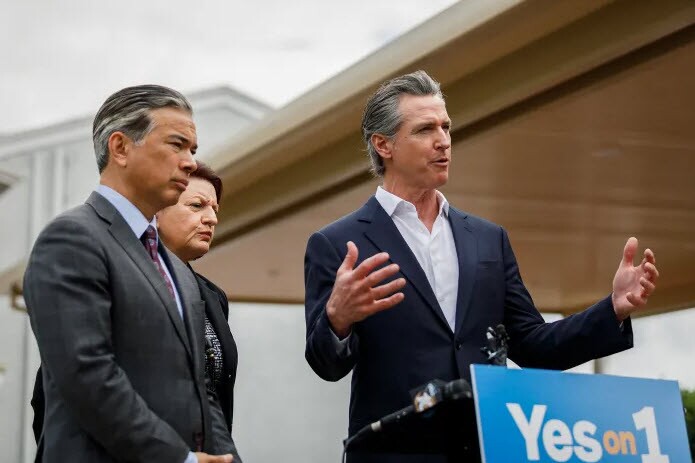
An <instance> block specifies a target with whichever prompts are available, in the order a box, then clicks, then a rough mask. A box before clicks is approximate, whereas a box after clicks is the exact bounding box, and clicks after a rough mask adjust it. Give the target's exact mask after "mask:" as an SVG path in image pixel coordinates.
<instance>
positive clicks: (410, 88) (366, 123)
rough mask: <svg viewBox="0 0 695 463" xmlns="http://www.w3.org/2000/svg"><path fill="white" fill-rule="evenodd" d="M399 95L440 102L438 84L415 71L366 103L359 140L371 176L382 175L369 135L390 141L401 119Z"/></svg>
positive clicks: (386, 85) (381, 163)
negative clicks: (426, 97)
mask: <svg viewBox="0 0 695 463" xmlns="http://www.w3.org/2000/svg"><path fill="white" fill-rule="evenodd" d="M401 95H414V96H427V95H433V96H437V97H439V98H441V99H442V100H443V99H444V96H443V95H442V91H441V89H440V88H439V82H437V81H436V80H434V79H432V78H431V77H430V76H429V75H427V73H426V72H425V71H415V72H413V73H411V74H406V75H404V76H399V77H394V78H393V79H391V80H389V81H386V82H384V83H383V84H381V86H380V87H379V89H378V90H377V91H376V92H375V93H374V95H372V96H371V97H370V98H369V100H368V101H367V106H366V107H365V109H364V115H363V116H362V139H363V140H364V142H365V144H366V145H367V154H368V155H369V161H370V162H371V164H372V169H371V171H372V173H373V174H374V175H375V176H378V177H383V176H384V160H383V159H382V158H381V156H379V153H378V152H377V151H376V148H375V147H374V145H373V144H372V135H374V134H375V133H378V134H381V135H383V136H385V137H387V138H389V139H392V138H393V137H394V136H395V135H396V132H398V129H399V128H400V126H401V122H402V116H401V114H400V112H399V111H398V105H399V103H400V100H401Z"/></svg>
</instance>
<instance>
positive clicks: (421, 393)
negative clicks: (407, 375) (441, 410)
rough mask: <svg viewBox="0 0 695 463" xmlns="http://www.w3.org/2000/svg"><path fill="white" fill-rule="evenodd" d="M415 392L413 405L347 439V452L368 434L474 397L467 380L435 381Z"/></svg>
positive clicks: (383, 418) (345, 446)
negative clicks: (452, 402)
mask: <svg viewBox="0 0 695 463" xmlns="http://www.w3.org/2000/svg"><path fill="white" fill-rule="evenodd" d="M413 392H414V394H413V403H412V404H411V405H408V406H407V407H404V408H401V409H400V410H397V411H395V412H393V413H390V414H388V415H386V416H384V417H382V418H381V419H380V420H378V421H375V422H373V423H371V424H368V425H367V426H364V427H363V428H362V429H360V430H359V431H357V432H356V433H355V434H354V435H353V436H351V437H349V438H348V439H345V441H344V442H343V445H344V448H345V450H347V449H348V448H349V447H350V445H352V444H354V443H355V442H357V441H359V440H361V439H363V438H364V436H366V435H367V434H372V433H377V432H382V431H383V430H384V429H388V428H391V427H393V426H394V425H396V424H397V423H399V422H401V421H403V420H404V419H405V418H407V417H409V416H411V415H414V414H420V413H424V412H426V411H427V410H429V409H431V408H433V407H434V406H436V405H437V404H439V403H441V402H446V401H449V400H459V399H462V398H464V397H466V398H470V397H472V396H473V392H472V389H471V385H470V384H469V383H468V381H466V380H465V379H455V380H453V381H450V382H448V383H446V382H444V381H442V380H440V379H433V380H432V381H430V382H428V383H427V384H425V385H424V386H420V387H418V388H415V389H414V391H412V392H411V393H413Z"/></svg>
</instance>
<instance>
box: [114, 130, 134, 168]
mask: <svg viewBox="0 0 695 463" xmlns="http://www.w3.org/2000/svg"><path fill="white" fill-rule="evenodd" d="M132 144H133V141H132V140H131V139H130V138H128V136H127V135H126V134H124V133H123V132H114V133H112V134H111V136H110V137H109V144H108V146H109V160H110V161H111V162H113V163H114V164H116V165H118V166H121V167H126V166H127V165H128V153H129V152H130V148H131V146H132Z"/></svg>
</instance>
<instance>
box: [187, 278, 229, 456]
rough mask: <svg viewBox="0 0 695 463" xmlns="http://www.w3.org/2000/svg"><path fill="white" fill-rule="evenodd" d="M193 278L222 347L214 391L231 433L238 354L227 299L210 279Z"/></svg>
mask: <svg viewBox="0 0 695 463" xmlns="http://www.w3.org/2000/svg"><path fill="white" fill-rule="evenodd" d="M195 278H196V281H197V282H198V288H200V295H201V297H202V298H203V301H205V314H206V315H207V317H208V320H210V323H211V324H212V327H213V328H214V330H215V334H217V338H218V339H219V341H220V346H221V347H222V360H223V363H224V372H223V375H222V387H221V389H218V390H217V391H215V392H216V395H217V399H218V401H219V404H220V408H221V409H222V412H223V413H224V418H225V422H226V423H227V428H229V432H230V433H231V432H232V421H233V420H232V417H233V415H234V382H235V381H236V368H237V362H238V360H239V355H238V352H237V348H236V342H235V341H234V337H233V336H232V332H231V330H230V329H229V323H228V319H229V301H228V300H227V295H226V294H225V292H224V291H222V289H220V288H219V287H217V286H216V285H215V284H214V283H212V282H211V281H210V280H208V279H207V278H205V277H204V276H202V275H200V274H198V273H195ZM234 461H235V462H238V461H239V459H238V456H236V455H235V460H234Z"/></svg>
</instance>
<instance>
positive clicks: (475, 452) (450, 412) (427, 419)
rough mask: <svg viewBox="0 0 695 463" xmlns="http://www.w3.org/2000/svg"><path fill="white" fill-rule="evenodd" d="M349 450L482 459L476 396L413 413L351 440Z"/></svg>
mask: <svg viewBox="0 0 695 463" xmlns="http://www.w3.org/2000/svg"><path fill="white" fill-rule="evenodd" d="M346 450H347V451H348V452H357V453H362V452H366V453H374V454H383V453H399V454H429V455H433V456H434V455H439V456H445V457H446V460H447V461H448V462H449V463H455V462H456V463H458V462H466V463H476V462H479V461H480V449H479V447H478V434H477V426H476V417H475V405H474V403H473V398H472V397H470V396H469V397H463V398H460V399H458V400H451V401H446V402H442V403H440V404H437V405H436V406H434V407H433V408H432V409H431V410H428V411H426V412H424V413H413V414H410V415H408V416H405V417H404V418H402V419H401V420H400V421H399V422H398V423H397V424H396V425H393V426H389V427H384V429H383V430H382V431H380V432H375V433H372V434H368V435H367V436H365V437H364V438H363V439H360V440H357V441H355V442H354V443H351V444H349V445H348V447H347V448H346Z"/></svg>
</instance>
